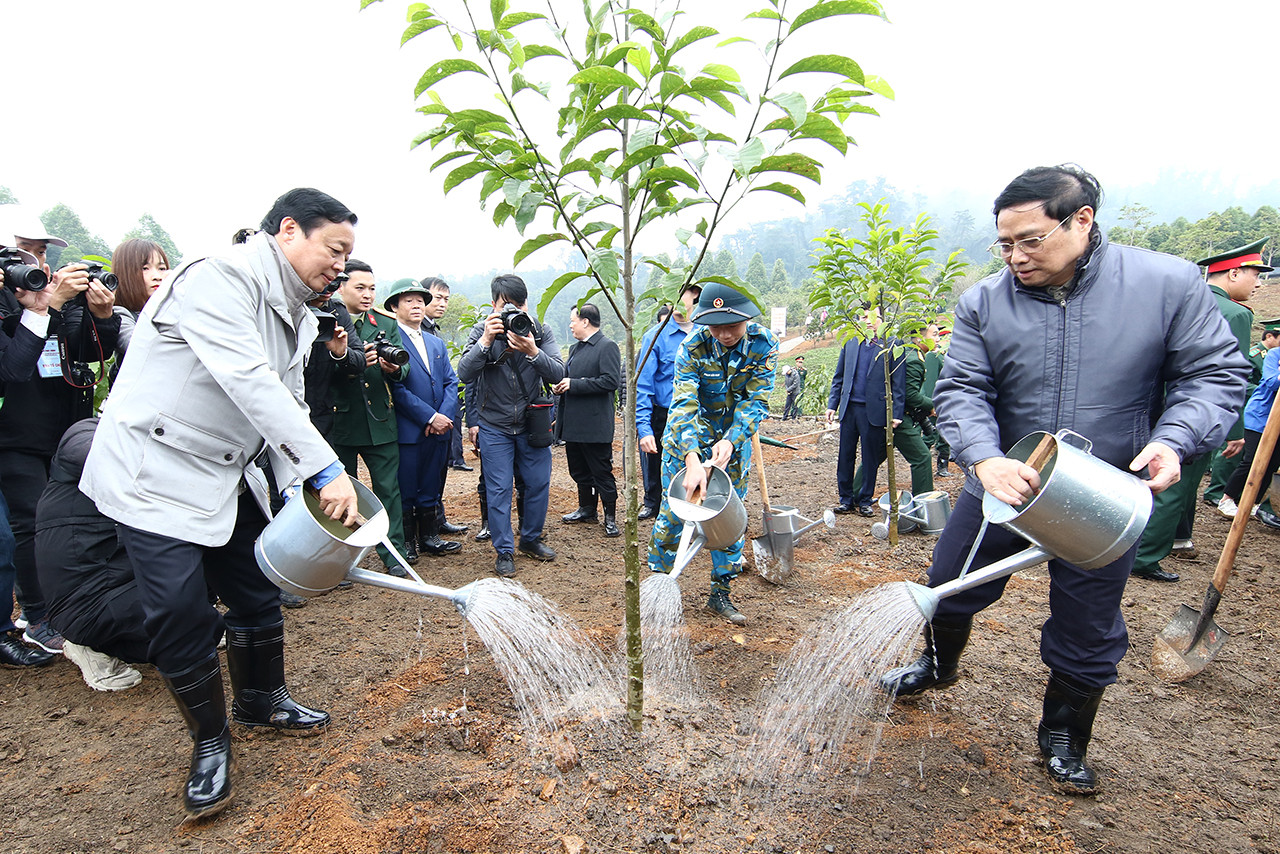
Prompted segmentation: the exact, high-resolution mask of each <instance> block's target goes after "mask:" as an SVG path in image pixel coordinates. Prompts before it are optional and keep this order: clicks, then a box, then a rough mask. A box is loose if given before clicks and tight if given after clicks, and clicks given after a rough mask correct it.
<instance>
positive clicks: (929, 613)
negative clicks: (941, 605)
mask: <svg viewBox="0 0 1280 854" xmlns="http://www.w3.org/2000/svg"><path fill="white" fill-rule="evenodd" d="M903 583H904V584H906V585H907V592H908V593H910V594H911V598H912V599H913V600H915V603H916V607H917V608H919V609H920V613H921V615H923V616H924V618H925V621H926V622H932V621H933V615H934V614H935V613H937V611H938V602H939V601H940V597H939V596H938V594H937V593H935V592H933V591H932V590H930V589H929V588H928V587H925V586H924V585H923V584H916V583H915V582H914V581H905V582H903Z"/></svg>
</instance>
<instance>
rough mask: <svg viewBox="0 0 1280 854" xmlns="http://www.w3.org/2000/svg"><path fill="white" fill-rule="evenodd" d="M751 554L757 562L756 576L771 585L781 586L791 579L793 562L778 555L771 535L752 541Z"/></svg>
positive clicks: (755, 538)
mask: <svg viewBox="0 0 1280 854" xmlns="http://www.w3.org/2000/svg"><path fill="white" fill-rule="evenodd" d="M751 553H752V555H753V556H754V557H755V561H756V574H757V575H759V576H760V577H761V578H763V579H764V580H765V581H768V582H769V583H770V584H781V583H783V582H784V581H786V580H787V579H788V578H790V577H791V570H792V566H791V560H790V559H789V556H788V557H787V558H784V557H782V556H781V555H778V554H776V553H775V552H774V551H773V546H772V544H771V543H770V541H769V535H768V534H765V535H764V536H761V537H754V538H752V540H751Z"/></svg>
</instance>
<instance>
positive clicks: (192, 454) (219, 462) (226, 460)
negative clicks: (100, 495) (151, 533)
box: [133, 414, 243, 516]
mask: <svg viewBox="0 0 1280 854" xmlns="http://www.w3.org/2000/svg"><path fill="white" fill-rule="evenodd" d="M242 451H243V449H242V447H241V445H240V443H239V442H235V441H232V440H231V439H227V438H224V437H222V436H218V435H215V434H213V433H210V432H208V431H206V430H202V429H200V428H199V427H196V426H194V425H191V424H188V423H186V422H185V421H181V420H179V419H177V418H174V417H173V416H172V415H164V414H161V415H158V416H156V419H155V420H154V421H153V422H152V423H151V427H150V428H149V429H148V430H147V437H146V439H145V440H144V441H143V445H142V463H141V465H140V466H139V467H138V473H137V475H136V476H135V477H134V481H133V482H134V485H135V487H136V488H137V490H138V493H139V494H140V495H144V496H147V497H148V498H154V499H156V500H158V501H163V502H165V503H167V504H172V505H174V506H176V507H182V508H185V509H187V510H193V511H195V512H197V513H200V514H202V515H205V516H212V515H214V514H215V513H217V512H218V510H219V509H221V508H222V506H223V505H224V504H225V503H226V502H227V500H228V498H229V496H230V495H231V491H232V490H233V489H234V488H235V487H236V486H237V485H238V483H239V481H240V472H241V469H242V468H243V465H242V460H241V455H242Z"/></svg>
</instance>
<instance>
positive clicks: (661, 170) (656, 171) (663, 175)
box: [644, 166, 698, 190]
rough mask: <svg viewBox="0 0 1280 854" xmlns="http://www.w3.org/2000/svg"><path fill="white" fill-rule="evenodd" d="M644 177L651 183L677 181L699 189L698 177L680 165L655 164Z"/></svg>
mask: <svg viewBox="0 0 1280 854" xmlns="http://www.w3.org/2000/svg"><path fill="white" fill-rule="evenodd" d="M644 177H645V180H646V181H648V182H649V183H651V184H656V183H657V182H659V181H677V182H679V183H681V184H684V185H685V186H686V187H688V188H689V189H690V190H697V189H698V179H697V178H695V177H693V176H692V175H690V174H689V173H688V172H686V171H685V170H684V169H681V168H680V167H679V166H655V167H653V168H652V169H650V170H649V171H648V172H646V173H645V176H644Z"/></svg>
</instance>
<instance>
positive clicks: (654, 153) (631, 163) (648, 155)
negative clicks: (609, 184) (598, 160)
mask: <svg viewBox="0 0 1280 854" xmlns="http://www.w3.org/2000/svg"><path fill="white" fill-rule="evenodd" d="M673 153H674V152H673V151H672V150H671V149H670V148H668V147H667V146H665V145H646V146H645V147H644V148H641V149H637V150H636V151H634V152H632V153H631V154H628V155H627V159H626V160H623V161H622V163H620V164H619V165H618V168H617V169H615V170H614V173H613V174H614V175H615V176H621V175H622V174H623V173H624V172H627V171H628V170H630V169H633V168H635V167H636V166H637V165H639V164H641V163H643V162H645V161H646V160H653V159H655V158H658V157H661V156H662V155H664V154H673Z"/></svg>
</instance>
